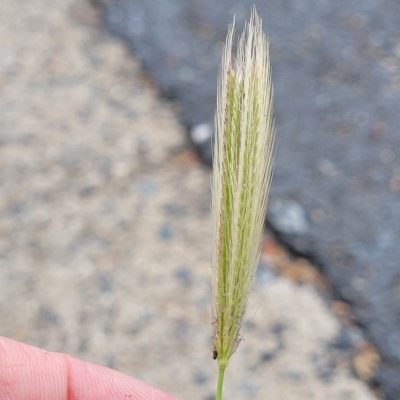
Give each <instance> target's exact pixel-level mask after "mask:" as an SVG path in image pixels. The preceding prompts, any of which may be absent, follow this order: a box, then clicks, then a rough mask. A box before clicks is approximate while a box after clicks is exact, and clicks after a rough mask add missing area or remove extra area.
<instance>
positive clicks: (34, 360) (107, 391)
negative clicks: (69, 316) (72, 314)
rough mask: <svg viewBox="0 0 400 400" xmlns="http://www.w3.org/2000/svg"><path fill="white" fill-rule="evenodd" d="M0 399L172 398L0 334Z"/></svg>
mask: <svg viewBox="0 0 400 400" xmlns="http://www.w3.org/2000/svg"><path fill="white" fill-rule="evenodd" d="M0 399H8V400H47V399H48V400H119V399H121V400H176V399H175V398H174V397H172V396H170V395H168V394H165V393H163V392H161V391H160V390H158V389H156V388H154V387H152V386H149V385H147V384H145V383H144V382H141V381H139V380H137V379H135V378H131V377H130V376H128V375H124V374H122V373H120V372H117V371H114V370H112V369H109V368H106V367H101V366H99V365H95V364H91V363H88V362H85V361H81V360H79V359H77V358H74V357H71V356H69V355H67V354H62V353H52V352H47V351H45V350H42V349H39V348H37V347H33V346H28V345H26V344H23V343H20V342H16V341H14V340H11V339H7V338H4V337H0Z"/></svg>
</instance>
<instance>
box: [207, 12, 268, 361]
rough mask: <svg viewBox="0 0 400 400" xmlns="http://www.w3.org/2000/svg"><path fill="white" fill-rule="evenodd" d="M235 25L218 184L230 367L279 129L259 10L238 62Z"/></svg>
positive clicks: (217, 241)
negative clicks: (235, 46)
mask: <svg viewBox="0 0 400 400" xmlns="http://www.w3.org/2000/svg"><path fill="white" fill-rule="evenodd" d="M233 36H234V23H233V24H232V25H231V26H230V27H229V31H228V36H227V39H226V46H225V50H224V53H223V58H222V64H221V70H220V78H219V84H218V94H217V108H216V115H215V143H214V154H213V155H214V160H213V178H212V217H213V223H214V227H213V234H214V238H213V254H212V263H213V272H212V293H213V305H212V313H213V327H214V336H213V357H214V359H217V362H218V364H219V366H220V367H226V365H227V364H228V360H229V358H230V357H231V355H232V354H233V353H234V352H235V350H236V348H237V346H238V344H239V342H240V341H241V337H240V328H241V326H242V323H243V317H244V314H245V310H246V305H247V302H248V297H249V290H250V286H251V282H252V280H253V277H254V274H255V271H256V268H257V264H258V260H259V256H260V243H261V235H262V232H263V227H264V218H265V212H266V208H267V196H268V190H269V186H270V183H271V178H272V170H273V155H274V123H273V108H272V83H271V70H270V64H269V49H268V42H267V39H266V36H265V35H264V33H263V32H262V22H261V19H260V17H259V16H258V15H257V12H256V10H255V8H253V10H252V13H251V18H250V22H249V23H247V24H246V26H245V29H244V31H243V33H242V35H241V36H240V38H239V41H238V45H237V54H236V58H235V59H234V60H232V56H231V53H232V42H233Z"/></svg>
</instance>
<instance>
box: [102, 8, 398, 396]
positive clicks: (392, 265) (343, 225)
mask: <svg viewBox="0 0 400 400" xmlns="http://www.w3.org/2000/svg"><path fill="white" fill-rule="evenodd" d="M101 3H102V4H103V6H104V8H103V10H104V18H105V21H106V23H107V25H108V26H109V28H110V29H111V31H113V32H116V33H118V34H119V35H120V36H122V37H123V38H124V39H126V40H127V41H128V42H129V43H130V44H131V46H132V47H133V48H134V49H135V50H136V51H137V54H138V55H139V57H140V59H141V60H142V62H143V64H144V65H145V67H146V68H147V69H148V70H149V71H150V73H151V75H152V76H153V77H154V78H155V79H156V81H157V82H158V83H159V85H160V87H161V88H162V90H163V92H164V94H165V95H166V96H168V97H172V98H176V99H178V100H179V104H180V106H181V111H182V113H181V120H182V121H183V122H184V124H185V125H187V126H188V127H189V128H190V129H191V134H192V139H193V141H194V142H196V144H197V145H198V148H199V151H200V154H201V155H202V157H203V159H204V160H205V161H206V162H209V161H210V155H211V152H210V135H211V132H212V129H211V126H212V115H213V108H214V104H215V100H214V95H215V82H216V73H217V69H218V63H219V55H220V50H221V46H222V43H223V41H224V38H225V35H226V30H227V24H228V23H229V22H230V21H231V20H232V18H233V14H235V15H236V21H237V26H238V29H239V30H240V29H241V27H242V26H243V23H244V20H245V18H246V17H247V16H248V15H249V10H250V6H251V4H252V3H253V1H250V0H246V1H241V2H237V1H235V0H222V1H218V2H215V1H211V0H191V1H187V0H166V1H152V2H142V1H137V0H102V1H101ZM254 3H255V4H256V6H257V9H258V11H259V13H260V14H261V16H262V17H263V20H264V27H265V32H266V33H267V34H268V36H269V38H270V42H271V55H272V70H273V82H274V87H275V100H276V101H275V105H276V122H277V123H276V125H277V130H278V136H277V143H278V153H277V163H276V172H275V179H274V182H273V185H272V190H271V199H272V200H271V206H272V207H271V211H273V212H270V214H269V218H268V221H269V223H270V224H271V225H272V227H273V228H274V229H275V230H276V231H277V232H278V234H279V235H280V237H281V239H282V240H283V241H284V242H285V243H286V244H287V245H288V246H289V247H290V248H291V249H292V250H293V251H294V252H297V253H300V254H303V255H305V256H307V257H308V258H309V259H310V260H313V261H314V262H315V263H317V264H318V265H319V266H320V267H321V269H322V270H323V271H324V273H325V274H326V275H327V277H328V279H329V280H330V281H331V282H332V284H333V286H334V288H335V290H336V293H337V296H338V297H339V298H342V299H344V300H345V301H346V302H348V303H349V304H350V305H351V307H352V310H353V312H354V314H355V315H356V317H357V321H358V323H359V324H360V325H361V326H363V328H364V329H365V332H366V334H367V335H368V337H369V338H370V339H371V340H372V341H373V343H374V344H375V345H376V346H377V347H378V348H379V351H380V353H381V355H382V358H383V363H382V364H381V368H380V369H379V370H378V371H377V375H376V379H377V382H378V383H379V384H380V385H382V386H383V387H384V388H385V391H386V394H387V396H388V398H389V399H393V400H398V399H399V398H400V379H399V378H398V377H399V376H400V320H399V318H398V315H399V313H400V301H399V293H400V291H399V277H400V266H399V261H398V260H399V259H400V247H399V246H398V239H399V224H398V221H399V220H400V207H399V192H400V161H399V160H400V159H399V156H398V148H399V145H400V136H399V134H398V129H399V125H400V119H399V111H398V110H399V107H398V104H399V102H400V85H399V82H400V61H399V57H400V45H399V43H400V25H399V23H398V21H399V17H400V3H399V2H398V1H397V0H367V1H362V2H359V1H355V0H354V1H353V0H352V1H344V0H343V1H342V0H341V1H328V0H319V1H296V0H293V1H292V0H288V1H275V0H273V1H268V2H265V1H254ZM199 124H201V125H199ZM204 124H208V127H207V125H204Z"/></svg>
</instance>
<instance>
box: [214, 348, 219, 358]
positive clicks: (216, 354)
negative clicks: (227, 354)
mask: <svg viewBox="0 0 400 400" xmlns="http://www.w3.org/2000/svg"><path fill="white" fill-rule="evenodd" d="M217 357H218V351H217V349H215V348H214V349H213V359H214V360H216V359H217Z"/></svg>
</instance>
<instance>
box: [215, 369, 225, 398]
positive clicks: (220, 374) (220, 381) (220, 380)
mask: <svg viewBox="0 0 400 400" xmlns="http://www.w3.org/2000/svg"><path fill="white" fill-rule="evenodd" d="M224 374H225V367H219V372H218V386H217V394H216V396H215V400H221V399H222V385H223V384H224Z"/></svg>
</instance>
